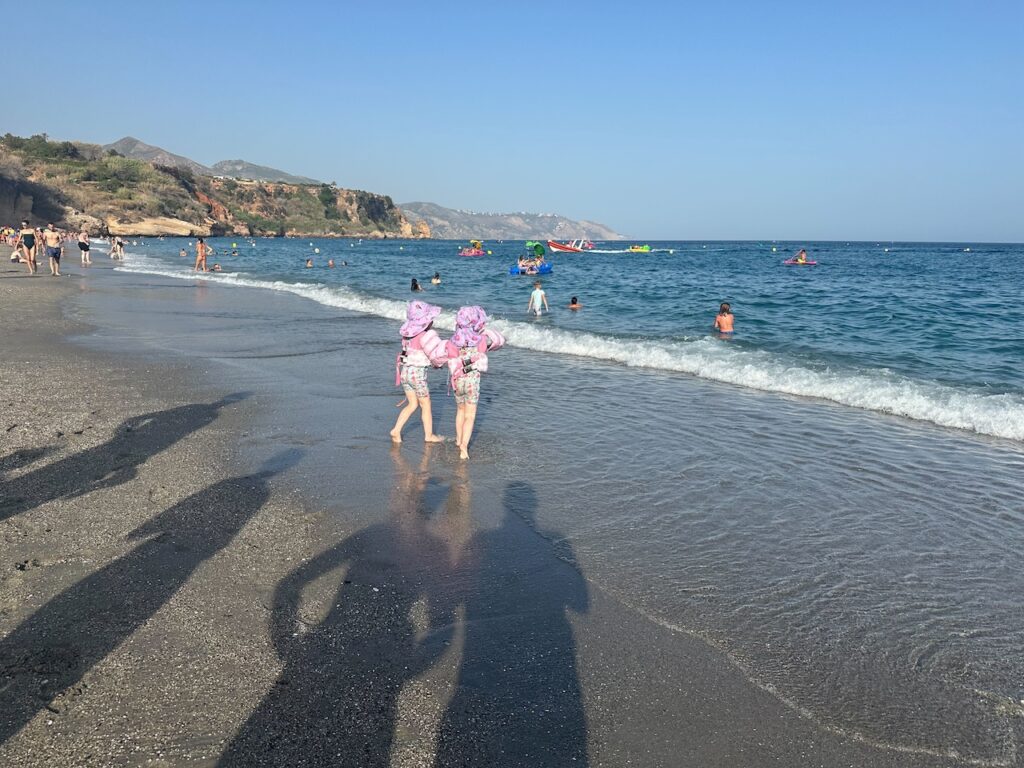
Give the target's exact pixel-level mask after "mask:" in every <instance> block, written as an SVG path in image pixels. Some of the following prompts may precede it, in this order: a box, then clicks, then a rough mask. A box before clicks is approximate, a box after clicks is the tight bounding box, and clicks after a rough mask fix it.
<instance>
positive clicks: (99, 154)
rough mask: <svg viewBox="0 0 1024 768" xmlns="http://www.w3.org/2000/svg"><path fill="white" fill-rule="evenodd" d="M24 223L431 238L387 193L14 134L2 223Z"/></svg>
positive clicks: (0, 203)
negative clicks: (214, 170) (238, 173)
mask: <svg viewBox="0 0 1024 768" xmlns="http://www.w3.org/2000/svg"><path fill="white" fill-rule="evenodd" d="M146 146H148V145H146ZM161 151H162V150H161ZM159 157H160V158H161V159H163V156H162V155H160V156H159ZM185 159H187V158H185ZM23 218H28V219H29V220H30V221H32V222H33V223H45V222H46V221H56V222H57V223H58V224H59V225H62V226H67V227H77V226H80V225H85V226H87V227H89V228H90V230H91V231H93V232H97V233H103V232H109V233H111V234H139V235H159V234H176V235H209V234H221V233H236V234H240V235H298V236H310V237H311V236H338V237H429V236H430V232H429V230H428V229H426V228H425V227H424V226H423V225H418V226H413V225H412V224H410V223H409V221H408V220H407V219H406V218H405V217H404V216H403V215H402V212H401V211H400V210H399V209H398V208H397V207H395V204H394V203H393V202H392V200H391V198H390V197H387V196H384V195H377V194H373V193H371V192H363V191H361V190H351V189H339V188H337V187H333V186H328V185H326V184H318V185H301V184H285V183H279V182H261V181H241V180H234V179H224V178H215V177H213V176H209V175H203V174H198V173H195V172H194V171H193V170H192V169H191V168H190V167H180V166H178V167H175V166H167V165H160V164H152V163H150V162H145V161H143V160H137V159H132V158H128V157H120V156H118V155H116V154H113V153H111V152H109V151H108V150H104V148H103V147H100V146H98V145H95V144H80V143H74V142H66V141H65V142H54V141H48V140H47V139H46V137H45V136H33V137H31V138H28V139H23V138H19V137H17V136H12V135H11V134H7V135H5V136H4V137H3V138H2V139H0V223H11V224H13V223H15V222H17V221H20V220H21V219H23Z"/></svg>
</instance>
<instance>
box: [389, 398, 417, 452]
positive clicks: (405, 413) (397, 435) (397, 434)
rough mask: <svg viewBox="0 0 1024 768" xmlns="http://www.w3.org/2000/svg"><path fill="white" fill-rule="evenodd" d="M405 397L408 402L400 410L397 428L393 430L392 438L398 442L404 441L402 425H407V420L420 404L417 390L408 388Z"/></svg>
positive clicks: (396, 423)
mask: <svg viewBox="0 0 1024 768" xmlns="http://www.w3.org/2000/svg"><path fill="white" fill-rule="evenodd" d="M405 397H406V399H407V400H408V402H407V403H406V404H405V408H403V409H402V410H401V411H399V413H398V420H397V421H396V422H395V428H394V429H392V430H391V440H392V441H393V442H396V443H400V442H402V427H404V426H405V422H407V421H408V420H409V417H410V416H412V415H413V414H414V413H415V412H416V409H417V408H418V407H419V405H420V402H419V399H418V398H417V397H416V393H415V392H412V391H411V390H408V389H407V390H405Z"/></svg>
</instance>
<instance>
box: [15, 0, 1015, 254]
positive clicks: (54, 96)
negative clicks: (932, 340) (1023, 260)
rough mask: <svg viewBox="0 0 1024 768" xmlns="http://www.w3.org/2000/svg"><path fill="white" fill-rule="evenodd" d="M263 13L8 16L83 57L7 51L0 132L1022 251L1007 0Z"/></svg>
mask: <svg viewBox="0 0 1024 768" xmlns="http://www.w3.org/2000/svg"><path fill="white" fill-rule="evenodd" d="M275 8H279V6H271V5H269V4H262V3H253V4H249V5H247V6H245V7H244V8H242V7H235V8H228V7H219V6H216V5H213V4H202V5H201V4H198V3H192V2H186V3H181V4H178V5H177V6H176V7H175V10H176V13H175V15H174V16H169V15H167V11H166V10H165V9H161V8H156V7H154V8H150V7H140V6H135V5H129V4H126V3H118V2H105V1H104V0H100V1H99V2H94V3H92V4H89V5H88V6H79V5H78V4H72V3H67V2H57V3H54V4H51V5H49V6H47V12H46V14H45V17H43V16H41V15H40V14H39V11H38V10H36V9H33V8H30V7H29V6H24V5H23V6H15V7H11V8H9V9H7V10H6V13H5V17H6V20H7V22H8V24H9V28H11V29H24V28H27V27H28V26H30V25H34V24H38V23H39V22H41V21H47V20H48V19H57V20H59V29H60V31H61V34H64V33H65V31H70V32H73V33H75V34H76V35H78V36H80V39H81V42H82V45H81V46H78V45H74V44H70V43H71V42H72V41H71V38H70V37H69V38H68V41H67V42H68V43H69V44H70V45H68V47H67V48H66V49H65V48H62V49H60V51H59V55H57V56H28V55H26V56H14V57H11V59H10V60H9V61H8V63H7V67H8V72H9V76H8V79H7V82H8V84H9V86H8V87H9V95H10V96H11V97H12V98H13V100H14V104H13V108H12V109H11V110H9V114H8V117H7V119H6V120H5V127H4V128H3V131H2V132H7V131H10V132H11V133H15V134H18V135H30V134H35V133H47V134H49V135H50V136H51V137H55V138H61V139H74V140H81V141H89V142H95V143H99V144H103V143H108V142H112V141H115V140H117V139H119V138H121V137H123V136H125V135H131V136H135V137H137V138H139V139H141V140H142V141H144V142H147V143H150V144H155V145H158V146H161V147H163V148H165V149H167V150H169V151H171V152H175V153H178V154H182V155H186V156H188V157H190V158H192V159H194V160H196V161H198V162H201V163H203V164H206V165H212V164H213V163H214V162H216V161H218V160H224V159H233V158H244V159H246V160H248V161H250V162H253V163H258V164H262V165H268V166H273V167H275V168H280V169H281V170H284V171H287V172H289V173H292V174H298V175H304V176H310V177H313V178H319V179H324V180H326V181H332V180H333V181H336V182H337V183H338V184H339V185H340V186H343V187H351V188H358V189H366V190H370V191H373V192H378V193H382V194H387V195H390V196H391V197H392V198H393V199H394V200H395V201H400V202H411V201H429V202H434V203H438V204H440V205H443V206H447V207H451V208H459V209H467V210H474V211H496V212H498V211H500V212H511V211H532V212H545V213H558V214H562V215H564V216H569V217H572V218H575V219H589V220H592V221H597V222H601V223H602V224H605V225H607V226H609V227H611V228H613V229H616V230H618V231H620V232H623V233H626V234H627V235H629V236H631V237H636V238H645V239H676V238H683V239H807V240H939V241H941V240H947V241H968V242H970V241H992V242H1021V241H1024V216H1022V215H1021V213H1020V211H1021V202H1022V201H1024V141H1022V140H1021V136H1024V100H1022V99H1020V98H1019V94H1020V93H1021V86H1020V74H1021V73H1022V72H1024V51H1022V47H1021V46H1020V40H1021V39H1022V35H1024V5H1022V4H1020V3H1017V2H994V3H988V4H985V5H984V6H978V5H976V4H971V3H967V2H949V3H944V4H942V5H941V7H937V6H933V5H930V4H925V3H917V2H908V3H902V4H899V6H898V7H895V6H892V5H890V4H883V3H881V2H866V3H860V4H857V5H856V6H850V7H841V8H840V7H827V6H821V5H820V4H815V3H810V2H799V3H796V2H794V3H784V4H778V5H772V4H755V3H732V4H729V5H726V6H715V7H705V6H704V5H694V4H685V3H684V4H682V5H680V6H670V5H667V4H666V5H662V4H660V3H650V2H648V3H640V4H638V5H636V4H635V5H633V6H630V7H629V8H628V9H625V8H623V6H621V5H616V6H611V5H608V6H604V5H595V4H592V3H587V4H584V3H578V2H568V3H562V4H559V5H558V7H550V6H547V5H543V4H539V3H523V4H517V5H516V6H515V7H507V8H506V7H499V6H495V7H491V6H489V5H487V4H480V3H462V2H459V3H450V4H446V5H445V6H444V7H443V8H442V7H440V6H437V7H431V6H426V5H423V4H412V3H394V4H390V5H388V6H386V9H385V8H384V7H382V6H370V5H365V6H360V7H352V8H348V7H339V6H334V5H330V4H327V3H299V4H295V5H293V6H290V8H289V13H288V19H289V20H290V21H292V22H295V23H291V24H288V25H284V24H282V23H281V22H282V17H281V16H280V14H279V12H275ZM69 69H70V74H69ZM1015 94H1016V96H1015Z"/></svg>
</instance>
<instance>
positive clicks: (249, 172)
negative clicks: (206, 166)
mask: <svg viewBox="0 0 1024 768" xmlns="http://www.w3.org/2000/svg"><path fill="white" fill-rule="evenodd" d="M212 170H213V174H214V175H215V176H229V177H231V178H233V179H255V180H256V181H283V182H284V183H285V184H321V183H322V182H319V181H317V180H316V179H311V178H309V177H308V176H294V175H292V174H290V173H285V172H284V171H279V170H277V169H276V168H268V167H267V166H265V165H256V164H255V163H250V162H248V161H246V160H221V161H220V162H219V163H214V164H213V169H212Z"/></svg>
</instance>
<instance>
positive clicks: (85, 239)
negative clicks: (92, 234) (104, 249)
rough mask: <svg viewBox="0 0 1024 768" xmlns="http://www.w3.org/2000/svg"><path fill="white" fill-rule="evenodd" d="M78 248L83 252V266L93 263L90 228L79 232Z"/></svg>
mask: <svg viewBox="0 0 1024 768" xmlns="http://www.w3.org/2000/svg"><path fill="white" fill-rule="evenodd" d="M78 250H80V251H81V252H82V266H86V265H88V264H92V259H90V258H89V230H87V229H86V228H85V227H82V231H81V232H79V233H78Z"/></svg>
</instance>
